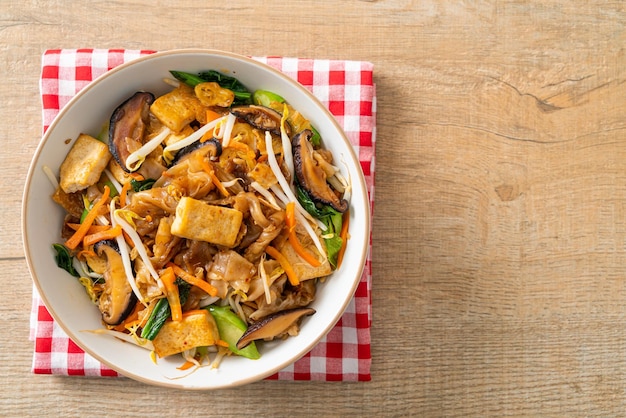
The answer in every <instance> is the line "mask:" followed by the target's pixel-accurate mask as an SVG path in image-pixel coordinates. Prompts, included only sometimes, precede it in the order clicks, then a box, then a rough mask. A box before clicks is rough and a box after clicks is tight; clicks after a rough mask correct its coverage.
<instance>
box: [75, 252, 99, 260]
mask: <svg viewBox="0 0 626 418" xmlns="http://www.w3.org/2000/svg"><path fill="white" fill-rule="evenodd" d="M76 257H78V258H79V259H81V260H85V259H86V258H87V257H96V253H95V252H94V251H93V250H81V251H79V252H78V253H77V254H76Z"/></svg>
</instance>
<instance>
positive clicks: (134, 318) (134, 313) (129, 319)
mask: <svg viewBox="0 0 626 418" xmlns="http://www.w3.org/2000/svg"><path fill="white" fill-rule="evenodd" d="M141 309H143V305H142V304H141V303H139V302H137V304H136V305H135V307H134V308H133V311H132V312H131V313H130V315H128V317H127V318H126V319H125V320H124V322H122V323H121V324H119V325H116V326H114V327H113V329H114V330H115V331H119V332H124V331H126V330H127V329H128V328H129V327H127V326H129V325H130V324H132V323H134V322H135V321H138V320H139V311H140V310H141Z"/></svg>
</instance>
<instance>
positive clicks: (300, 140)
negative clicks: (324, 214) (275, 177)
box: [291, 129, 348, 212]
mask: <svg viewBox="0 0 626 418" xmlns="http://www.w3.org/2000/svg"><path fill="white" fill-rule="evenodd" d="M312 136H313V132H312V131H310V130H309V129H305V130H304V131H302V132H300V133H298V134H297V135H296V136H294V137H293V139H292V140H291V147H292V150H293V164H294V171H295V175H296V178H297V179H298V183H299V184H300V186H301V187H302V188H303V189H304V190H305V191H306V192H307V193H308V195H309V196H310V197H311V199H312V200H313V201H314V202H317V203H321V204H324V205H330V206H332V207H333V208H334V209H335V210H337V211H339V212H345V211H346V210H347V209H348V202H347V201H346V200H345V199H340V198H339V197H338V196H337V195H336V194H335V192H334V191H333V189H331V187H330V185H329V184H328V182H326V173H325V172H324V170H322V168H321V167H319V165H318V163H317V161H315V158H314V157H313V145H311V141H310V139H311V137H312Z"/></svg>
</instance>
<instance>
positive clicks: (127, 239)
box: [122, 230, 135, 248]
mask: <svg viewBox="0 0 626 418" xmlns="http://www.w3.org/2000/svg"><path fill="white" fill-rule="evenodd" d="M122 236H123V237H124V241H125V242H126V245H128V246H129V247H130V248H135V243H134V242H133V240H132V239H131V238H130V236H129V235H128V234H127V233H126V231H124V230H122Z"/></svg>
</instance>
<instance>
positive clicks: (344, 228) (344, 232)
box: [337, 211, 350, 268]
mask: <svg viewBox="0 0 626 418" xmlns="http://www.w3.org/2000/svg"><path fill="white" fill-rule="evenodd" d="M349 224H350V213H349V212H348V211H346V212H344V214H343V223H342V224H341V232H340V233H339V237H340V238H341V249H340V250H339V254H337V268H339V267H340V266H341V262H342V261H343V255H344V253H345V252H346V247H347V245H348V226H349Z"/></svg>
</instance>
